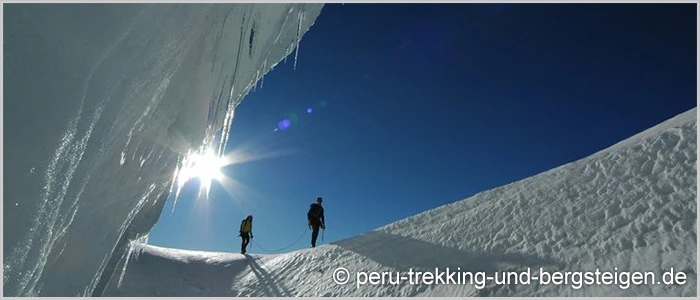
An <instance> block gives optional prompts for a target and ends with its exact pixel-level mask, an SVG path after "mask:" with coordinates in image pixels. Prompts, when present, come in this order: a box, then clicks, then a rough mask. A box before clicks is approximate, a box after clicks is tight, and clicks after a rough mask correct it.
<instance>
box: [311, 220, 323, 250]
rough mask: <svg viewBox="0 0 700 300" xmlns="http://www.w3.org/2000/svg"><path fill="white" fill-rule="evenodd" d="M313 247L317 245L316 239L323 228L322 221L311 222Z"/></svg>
mask: <svg viewBox="0 0 700 300" xmlns="http://www.w3.org/2000/svg"><path fill="white" fill-rule="evenodd" d="M311 228H312V229H313V231H312V232H311V247H316V239H317V238H318V229H319V228H321V223H320V222H311Z"/></svg>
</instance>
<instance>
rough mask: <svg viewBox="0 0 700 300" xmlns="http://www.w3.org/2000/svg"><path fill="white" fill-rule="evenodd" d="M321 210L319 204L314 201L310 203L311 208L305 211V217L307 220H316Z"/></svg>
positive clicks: (319, 216)
mask: <svg viewBox="0 0 700 300" xmlns="http://www.w3.org/2000/svg"><path fill="white" fill-rule="evenodd" d="M321 211H323V208H322V207H321V205H318V204H316V203H314V204H311V208H309V212H308V213H306V217H307V218H308V219H309V220H318V219H319V218H321Z"/></svg>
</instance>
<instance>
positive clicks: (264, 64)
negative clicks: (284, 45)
mask: <svg viewBox="0 0 700 300" xmlns="http://www.w3.org/2000/svg"><path fill="white" fill-rule="evenodd" d="M265 72H267V58H266V59H265V61H263V76H262V78H260V89H262V88H263V85H265V74H264V73H265Z"/></svg>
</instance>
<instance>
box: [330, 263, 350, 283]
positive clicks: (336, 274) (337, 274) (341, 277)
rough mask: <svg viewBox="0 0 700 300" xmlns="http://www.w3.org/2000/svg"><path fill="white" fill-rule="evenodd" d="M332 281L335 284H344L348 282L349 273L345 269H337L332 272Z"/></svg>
mask: <svg viewBox="0 0 700 300" xmlns="http://www.w3.org/2000/svg"><path fill="white" fill-rule="evenodd" d="M333 281H335V283H337V284H346V283H348V281H350V272H348V269H346V268H342V267H341V268H337V269H335V271H333Z"/></svg>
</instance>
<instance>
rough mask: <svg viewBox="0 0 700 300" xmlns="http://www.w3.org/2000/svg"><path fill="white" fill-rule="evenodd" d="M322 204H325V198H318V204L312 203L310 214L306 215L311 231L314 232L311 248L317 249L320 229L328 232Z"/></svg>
mask: <svg viewBox="0 0 700 300" xmlns="http://www.w3.org/2000/svg"><path fill="white" fill-rule="evenodd" d="M321 202H323V198H321V197H318V199H316V202H314V203H311V207H310V208H309V212H308V213H306V217H307V218H308V219H309V229H312V230H313V232H312V233H311V248H313V247H316V239H317V238H318V229H319V228H321V229H323V230H326V218H325V217H324V215H323V206H321Z"/></svg>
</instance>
